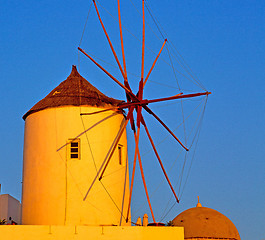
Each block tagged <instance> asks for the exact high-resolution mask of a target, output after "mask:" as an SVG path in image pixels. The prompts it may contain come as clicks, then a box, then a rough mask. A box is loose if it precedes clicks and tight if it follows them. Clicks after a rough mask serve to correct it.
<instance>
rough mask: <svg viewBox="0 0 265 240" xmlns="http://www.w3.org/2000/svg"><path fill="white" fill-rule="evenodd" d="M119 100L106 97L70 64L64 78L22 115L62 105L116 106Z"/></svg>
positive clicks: (24, 117)
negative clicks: (69, 69)
mask: <svg viewBox="0 0 265 240" xmlns="http://www.w3.org/2000/svg"><path fill="white" fill-rule="evenodd" d="M121 102H122V101H121V100H117V99H114V98H110V97H107V96H106V95H104V94H103V93H102V92H100V91H99V90H98V89H97V88H95V87H94V86H93V85H92V84H90V83H89V82H88V81H87V80H86V79H85V78H83V77H82V76H81V75H80V74H79V72H78V71H77V69H76V66H75V65H73V66H72V71H71V73H70V75H69V76H68V77H67V79H66V80H64V81H63V82H61V83H60V84H59V85H58V86H57V87H56V88H55V89H53V90H52V91H51V92H50V93H49V94H48V95H47V96H46V97H45V98H43V99H42V100H40V101H39V102H38V103H36V104H35V105H34V106H33V107H32V108H31V109H30V110H29V111H28V112H27V113H26V114H25V115H24V116H23V119H24V120H25V119H26V118H27V117H28V116H29V115H30V114H32V113H35V112H38V111H41V110H44V109H47V108H56V107H62V106H94V107H106V106H110V105H111V106H117V105H118V104H119V103H121Z"/></svg>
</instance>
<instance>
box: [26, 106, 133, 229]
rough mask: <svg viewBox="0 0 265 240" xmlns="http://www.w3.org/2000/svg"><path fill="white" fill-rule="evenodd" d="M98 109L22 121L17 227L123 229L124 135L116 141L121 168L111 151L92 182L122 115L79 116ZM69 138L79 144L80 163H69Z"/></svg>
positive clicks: (53, 111) (64, 110)
mask: <svg viewBox="0 0 265 240" xmlns="http://www.w3.org/2000/svg"><path fill="white" fill-rule="evenodd" d="M100 110H103V109H102V108H95V107H90V106H88V107H73V106H68V107H58V108H49V109H45V110H42V111H39V112H36V113H33V114H30V115H29V116H28V117H27V118H26V122H25V136H24V138H25V139H24V156H23V157H24V160H23V191H22V224H29V225H34V224H36V225H90V226H91V225H92V226H97V225H126V223H125V220H124V218H123V217H122V215H123V216H125V215H126V212H127V208H128V207H127V206H128V198H129V197H128V193H129V178H128V177H129V174H128V166H127V139H126V131H124V133H123V134H122V137H121V139H120V140H119V144H120V145H121V146H122V164H120V163H119V154H118V149H115V151H114V154H113V157H112V158H111V161H110V163H109V165H108V167H107V169H106V172H105V174H104V176H103V178H102V180H101V181H99V180H98V177H96V176H97V172H98V171H99V169H100V168H101V166H102V164H103V162H104V161H105V160H106V156H107V155H108V153H109V152H110V149H112V146H113V142H114V140H115V138H116V137H117V135H118V132H119V130H120V129H121V124H122V122H124V116H123V114H120V113H117V112H114V111H106V112H103V113H98V114H93V115H84V116H80V113H92V112H96V111H100ZM74 138H79V139H80V151H81V157H80V159H70V154H69V151H70V150H69V147H70V144H69V139H74ZM94 180H95V181H94ZM90 187H91V190H90V191H89V193H88V190H89V189H90ZM87 193H88V194H87ZM110 196H111V197H110ZM128 224H129V223H128Z"/></svg>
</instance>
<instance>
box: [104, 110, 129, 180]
mask: <svg viewBox="0 0 265 240" xmlns="http://www.w3.org/2000/svg"><path fill="white" fill-rule="evenodd" d="M132 112H133V108H131V109H130V111H129V113H128V115H127V117H126V122H125V124H124V126H123V127H122V130H121V131H120V134H119V135H118V137H117V139H116V142H115V144H114V146H113V148H112V151H111V153H110V154H109V156H108V159H107V161H106V164H105V166H104V168H103V170H102V172H101V174H100V177H99V181H100V180H101V179H102V177H103V175H104V173H105V171H106V169H107V166H108V164H109V162H110V160H111V158H112V156H113V154H114V152H115V150H116V147H117V146H118V143H119V141H120V138H121V136H122V134H123V132H124V130H125V128H126V126H127V124H128V122H129V120H130V117H131V116H130V115H131V114H132Z"/></svg>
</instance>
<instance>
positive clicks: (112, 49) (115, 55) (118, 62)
mask: <svg viewBox="0 0 265 240" xmlns="http://www.w3.org/2000/svg"><path fill="white" fill-rule="evenodd" d="M93 3H94V6H95V9H96V12H97V15H98V19H99V21H100V24H101V26H102V28H103V31H104V33H105V35H106V37H107V39H108V42H109V45H110V48H111V51H112V53H113V55H114V57H115V59H116V62H117V64H118V66H119V69H120V71H121V74H122V76H123V78H124V79H125V74H124V72H123V70H122V67H121V64H120V61H119V59H118V57H117V54H116V52H115V50H114V48H113V45H112V43H111V41H110V38H109V35H108V33H107V31H106V28H105V27H104V24H103V22H102V19H101V17H100V14H99V11H98V8H97V4H96V1H95V0H93Z"/></svg>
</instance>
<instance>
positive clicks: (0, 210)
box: [0, 194, 21, 224]
mask: <svg viewBox="0 0 265 240" xmlns="http://www.w3.org/2000/svg"><path fill="white" fill-rule="evenodd" d="M9 217H11V218H12V220H13V221H15V222H16V223H18V224H20V223H21V204H20V202H19V201H18V200H17V199H15V198H13V197H12V196H10V195H9V194H1V195H0V219H1V220H3V219H5V220H6V221H7V223H11V221H9Z"/></svg>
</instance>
